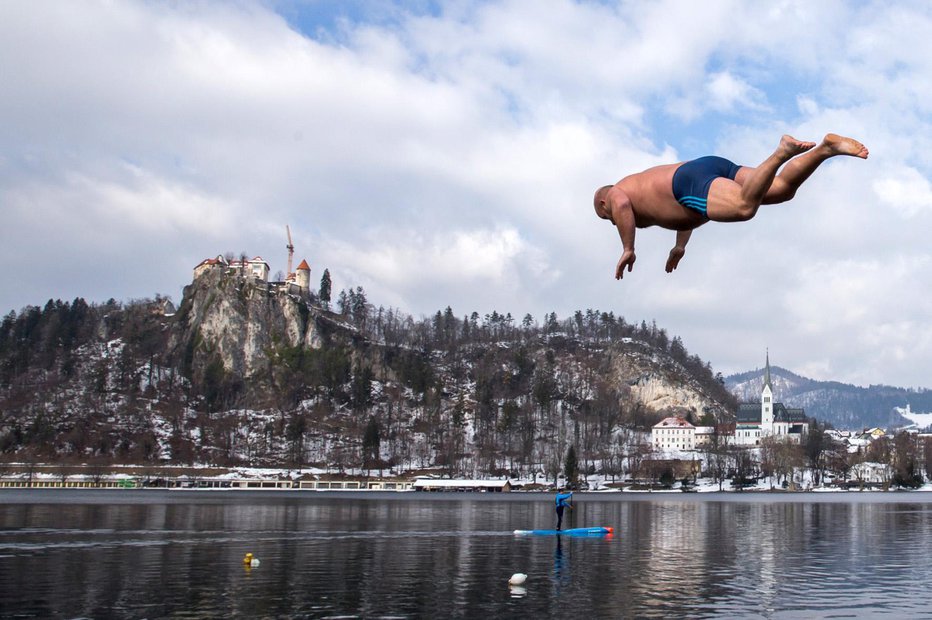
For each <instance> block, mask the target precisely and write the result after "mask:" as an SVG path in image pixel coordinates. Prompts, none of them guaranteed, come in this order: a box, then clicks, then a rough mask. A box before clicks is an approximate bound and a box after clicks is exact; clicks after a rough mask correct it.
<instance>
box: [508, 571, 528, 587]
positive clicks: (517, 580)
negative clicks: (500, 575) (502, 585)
mask: <svg viewBox="0 0 932 620" xmlns="http://www.w3.org/2000/svg"><path fill="white" fill-rule="evenodd" d="M525 581H527V575H525V574H524V573H515V574H514V575H512V576H511V579H509V580H508V585H511V586H520V585H521V584H522V583H524V582H525Z"/></svg>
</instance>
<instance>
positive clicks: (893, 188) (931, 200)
mask: <svg viewBox="0 0 932 620" xmlns="http://www.w3.org/2000/svg"><path fill="white" fill-rule="evenodd" d="M873 189H874V193H875V194H876V196H877V200H878V201H880V202H881V203H883V204H885V205H888V206H889V207H891V208H892V209H894V210H895V211H897V212H899V213H900V214H901V215H902V216H904V217H907V218H910V217H913V216H915V215H917V214H918V213H920V212H922V211H926V210H929V209H932V184H930V183H929V180H928V179H927V178H925V177H924V176H922V175H921V174H920V173H919V171H918V170H916V169H914V168H910V167H900V168H898V169H896V170H894V171H892V172H891V176H888V177H882V178H878V179H876V180H875V181H874V183H873Z"/></svg>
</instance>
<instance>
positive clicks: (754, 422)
mask: <svg viewBox="0 0 932 620" xmlns="http://www.w3.org/2000/svg"><path fill="white" fill-rule="evenodd" d="M808 431H809V420H808V419H807V418H806V412H805V411H804V410H803V409H794V408H790V407H786V406H784V405H783V403H775V402H773V385H772V383H771V381H770V352H769V351H768V352H767V363H766V366H765V367H764V387H763V389H762V390H761V395H760V403H742V404H740V405H738V413H737V415H736V418H735V445H738V446H757V445H760V442H761V439H763V438H764V437H772V436H775V437H778V438H781V439H784V440H787V441H792V442H794V443H802V441H803V440H804V439H805V437H806V434H807V433H808Z"/></svg>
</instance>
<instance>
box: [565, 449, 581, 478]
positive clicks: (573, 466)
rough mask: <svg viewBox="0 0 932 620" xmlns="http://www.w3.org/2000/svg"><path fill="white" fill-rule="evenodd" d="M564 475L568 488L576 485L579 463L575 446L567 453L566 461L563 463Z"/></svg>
mask: <svg viewBox="0 0 932 620" xmlns="http://www.w3.org/2000/svg"><path fill="white" fill-rule="evenodd" d="M563 473H564V474H566V484H567V486H571V485H574V484H576V477H577V476H578V475H579V462H578V461H577V460H576V448H575V447H573V446H570V447H569V449H568V450H567V451H566V459H565V460H564V461H563Z"/></svg>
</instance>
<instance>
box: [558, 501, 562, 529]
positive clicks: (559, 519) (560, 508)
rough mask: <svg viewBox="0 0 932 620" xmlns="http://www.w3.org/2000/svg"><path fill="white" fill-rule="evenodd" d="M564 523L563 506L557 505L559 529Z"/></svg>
mask: <svg viewBox="0 0 932 620" xmlns="http://www.w3.org/2000/svg"><path fill="white" fill-rule="evenodd" d="M562 525H563V506H557V529H560V526H562Z"/></svg>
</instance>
